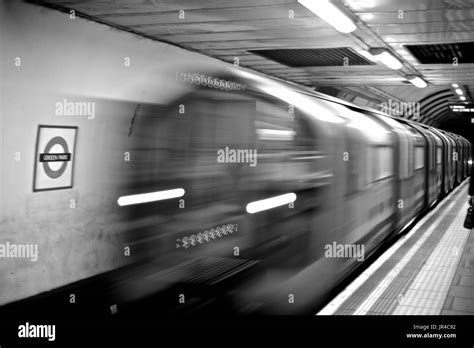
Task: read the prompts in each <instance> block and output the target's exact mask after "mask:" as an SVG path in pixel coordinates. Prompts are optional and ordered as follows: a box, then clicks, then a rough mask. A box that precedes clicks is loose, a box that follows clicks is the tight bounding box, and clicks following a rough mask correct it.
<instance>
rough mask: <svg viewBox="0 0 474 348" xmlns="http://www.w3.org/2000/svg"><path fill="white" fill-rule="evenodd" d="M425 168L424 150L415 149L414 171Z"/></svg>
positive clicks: (420, 147)
mask: <svg viewBox="0 0 474 348" xmlns="http://www.w3.org/2000/svg"><path fill="white" fill-rule="evenodd" d="M424 166H425V148H424V147H422V146H417V147H415V170H417V169H420V168H423V167H424Z"/></svg>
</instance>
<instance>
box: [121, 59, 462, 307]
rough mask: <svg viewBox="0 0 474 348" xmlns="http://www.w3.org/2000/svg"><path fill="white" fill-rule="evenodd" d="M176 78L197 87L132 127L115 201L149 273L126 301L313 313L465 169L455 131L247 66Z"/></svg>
mask: <svg viewBox="0 0 474 348" xmlns="http://www.w3.org/2000/svg"><path fill="white" fill-rule="evenodd" d="M176 70H177V71H178V70H179V69H176ZM174 80H175V83H176V84H177V85H182V86H186V88H184V89H182V92H181V93H177V94H176V95H175V96H174V98H173V99H172V100H170V101H169V102H167V103H166V104H153V105H152V104H148V105H141V106H140V108H139V109H138V111H137V112H136V113H135V115H134V120H133V122H132V124H131V126H130V132H129V142H130V143H129V144H130V149H131V153H132V154H133V156H134V160H133V161H131V162H130V163H129V164H128V165H127V168H126V169H125V170H124V173H123V174H124V175H125V176H126V181H125V182H126V184H125V185H124V187H123V188H122V190H121V196H120V198H119V199H118V205H119V206H120V210H121V214H124V216H126V218H127V220H128V221H129V222H130V224H129V230H128V235H127V243H129V244H128V245H130V246H131V248H132V249H133V250H134V255H138V256H136V257H135V262H137V264H142V265H146V266H144V268H143V269H146V272H145V273H146V274H147V276H145V277H141V278H140V280H139V279H137V280H136V281H135V282H134V285H130V286H127V287H126V290H123V291H122V294H121V296H122V297H126V298H128V299H132V298H133V299H138V298H146V297H147V296H152V295H153V294H156V293H157V292H159V291H165V292H166V291H168V292H170V291H171V295H169V296H171V298H174V297H176V306H177V307H179V306H180V305H181V306H183V308H188V309H189V308H193V306H191V305H189V303H193V304H194V307H206V306H208V307H211V308H212V304H213V303H215V307H219V309H220V310H229V311H231V312H232V313H243V314H246V313H264V314H302V313H307V312H308V311H313V313H314V308H315V306H317V305H321V304H322V303H323V302H324V301H325V300H327V299H328V298H327V296H328V294H329V292H330V291H331V289H333V288H334V287H335V286H336V285H338V284H340V282H341V281H343V280H344V279H345V278H346V277H347V276H348V275H349V274H350V273H351V272H352V271H354V269H355V268H357V267H358V266H359V265H360V264H362V262H363V261H364V260H365V259H367V257H368V256H370V255H371V254H372V253H373V252H374V251H376V250H377V249H378V248H379V247H380V246H381V245H383V244H384V243H385V242H387V241H388V240H390V239H391V238H392V237H393V236H395V235H397V234H398V233H400V232H401V231H403V229H404V227H406V226H408V225H409V224H410V223H411V222H412V221H414V220H415V219H416V218H417V217H419V216H420V215H421V214H423V213H424V212H426V211H427V210H428V209H429V208H430V207H432V206H433V205H434V204H436V203H437V202H438V201H439V200H441V199H442V198H443V197H444V196H446V194H448V193H449V192H450V191H451V190H453V188H454V187H455V186H456V185H458V184H459V183H461V182H462V181H463V180H464V179H465V178H466V177H467V176H468V172H469V166H470V163H471V162H470V159H471V144H470V143H469V142H468V141H467V140H466V139H464V138H463V137H461V136H458V135H456V134H452V133H448V132H446V131H443V130H440V129H435V128H433V127H429V126H426V125H423V124H419V123H416V122H411V121H408V120H406V119H398V118H394V117H391V116H389V115H386V114H383V113H380V112H378V111H374V110H370V109H363V108H359V107H357V106H355V105H351V104H349V103H346V102H344V101H341V100H338V99H335V98H332V97H329V96H326V95H322V94H318V93H315V92H311V91H308V90H306V89H303V88H301V87H299V86H296V85H292V84H288V83H285V82H282V81H279V80H275V79H271V78H268V77H265V76H262V75H258V74H253V73H250V72H247V71H244V70H243V69H237V68H228V69H225V71H212V69H208V70H204V69H203V71H201V72H200V73H199V74H194V73H186V72H177V73H176V76H175V78H174ZM170 289H173V290H170ZM178 298H179V299H180V300H179V301H178ZM223 298H225V300H223ZM185 299H186V300H185ZM204 304H205V305H204Z"/></svg>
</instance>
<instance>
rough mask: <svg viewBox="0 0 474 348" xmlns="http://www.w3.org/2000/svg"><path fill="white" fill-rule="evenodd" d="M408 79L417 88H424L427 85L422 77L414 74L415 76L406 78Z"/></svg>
mask: <svg viewBox="0 0 474 348" xmlns="http://www.w3.org/2000/svg"><path fill="white" fill-rule="evenodd" d="M408 81H410V82H411V83H413V84H414V85H415V86H416V87H418V88H425V87H426V86H428V84H427V83H426V81H425V80H423V79H422V78H420V77H418V76H416V77H413V78H411V79H408Z"/></svg>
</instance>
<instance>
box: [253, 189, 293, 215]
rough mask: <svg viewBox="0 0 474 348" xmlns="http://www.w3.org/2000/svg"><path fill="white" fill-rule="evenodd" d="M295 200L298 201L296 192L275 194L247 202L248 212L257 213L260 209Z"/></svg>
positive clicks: (278, 205)
mask: <svg viewBox="0 0 474 348" xmlns="http://www.w3.org/2000/svg"><path fill="white" fill-rule="evenodd" d="M294 201H296V195H295V194H294V193H286V194H284V195H281V196H275V197H271V198H267V199H262V200H261V201H255V202H251V203H249V204H247V207H246V210H247V213H250V214H255V213H258V212H259V211H263V210H268V209H272V208H276V207H280V206H282V205H287V204H290V203H291V202H294Z"/></svg>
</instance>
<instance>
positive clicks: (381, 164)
mask: <svg viewBox="0 0 474 348" xmlns="http://www.w3.org/2000/svg"><path fill="white" fill-rule="evenodd" d="M372 154H373V166H374V167H373V168H374V175H373V180H374V181H377V180H381V179H384V178H387V177H389V176H391V175H393V174H394V172H393V149H392V148H391V147H389V146H377V147H374V148H373V151H372Z"/></svg>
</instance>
